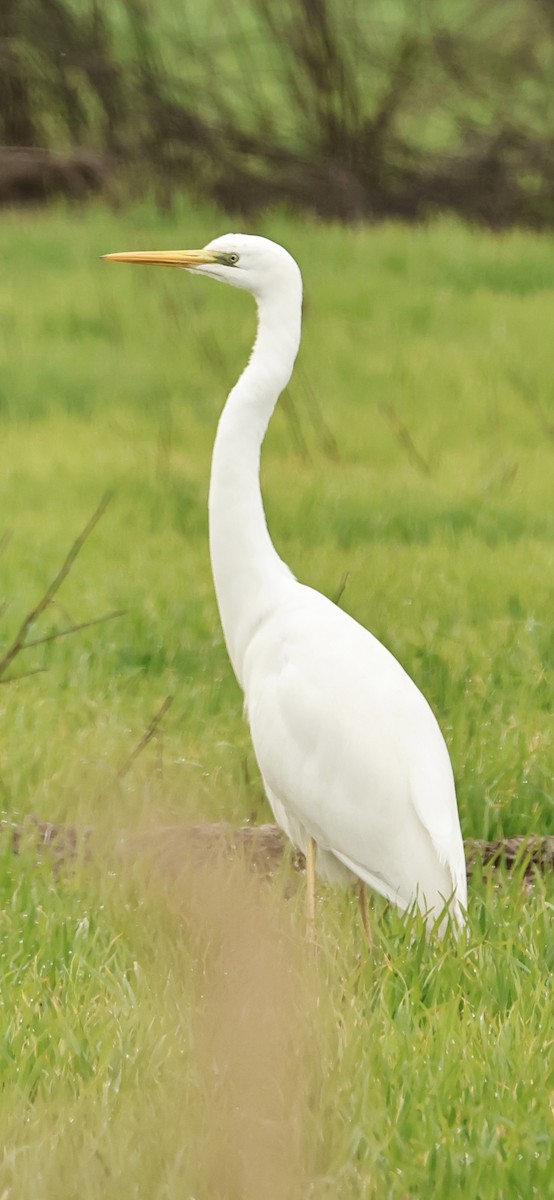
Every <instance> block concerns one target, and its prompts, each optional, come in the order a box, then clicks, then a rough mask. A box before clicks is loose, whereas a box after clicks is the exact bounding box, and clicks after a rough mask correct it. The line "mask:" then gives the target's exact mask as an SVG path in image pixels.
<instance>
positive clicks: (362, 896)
mask: <svg viewBox="0 0 554 1200" xmlns="http://www.w3.org/2000/svg"><path fill="white" fill-rule="evenodd" d="M358 902H359V905H360V913H361V917H362V925H363V927H364V929H365V935H366V938H367V944H368V946H370V947H371V946H373V936H372V933H371V925H370V923H369V906H368V903H367V887H366V885H365V883H364V881H363V879H360V882H359V883H358Z"/></svg>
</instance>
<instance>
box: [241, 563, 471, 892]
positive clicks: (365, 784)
mask: <svg viewBox="0 0 554 1200" xmlns="http://www.w3.org/2000/svg"><path fill="white" fill-rule="evenodd" d="M296 588H297V589H298V591H297V596H296V598H295V599H294V602H293V603H291V604H289V605H288V606H284V605H280V606H279V609H278V611H276V613H275V615H274V616H273V617H270V618H269V619H268V620H267V621H266V622H265V623H264V625H263V626H262V627H261V628H260V630H259V632H258V634H257V635H256V637H255V639H254V641H253V643H252V646H251V649H250V651H249V653H248V655H247V658H246V660H245V690H246V697H247V706H248V714H249V720H250V725H251V729H252V737H253V741H254V746H255V750H256V754H257V757H258V761H259V764H260V768H261V771H262V774H263V776H264V779H265V780H266V782H267V785H268V789H269V790H270V792H271V793H272V794H273V795H274V796H275V797H277V798H278V800H279V802H280V803H281V805H282V807H283V809H284V811H285V813H286V815H287V819H288V824H289V827H290V832H291V836H293V838H294V840H298V838H297V837H295V833H294V831H295V828H296V829H303V830H305V831H306V832H307V833H308V834H309V835H310V836H312V837H314V838H315V839H316V841H317V842H318V844H319V845H320V846H322V847H323V848H325V849H328V850H331V851H333V853H334V854H335V855H336V856H337V858H339V859H340V861H342V862H343V863H344V864H345V865H346V866H348V867H349V868H350V869H351V870H354V871H355V873H356V874H358V875H359V876H360V877H361V878H365V879H367V882H368V883H370V884H371V886H373V887H376V888H377V890H379V891H381V892H382V893H383V894H385V895H388V896H389V897H390V898H395V899H396V901H397V903H400V904H401V903H402V902H403V903H404V905H405V904H407V903H410V902H411V901H412V899H413V896H414V880H415V881H416V884H417V880H426V881H428V887H429V890H434V893H435V894H437V895H438V894H441V895H443V896H444V898H445V899H446V898H447V897H448V896H449V895H450V894H451V893H452V891H453V890H454V889H456V891H457V894H458V897H459V899H460V901H461V902H462V903H465V860H464V854H463V844H462V840H461V834H460V828H459V821H458V812H457V806H456V797H455V790H454V783H453V778H452V770H451V766H450V760H449V757H448V752H447V750H446V746H445V744H444V740H443V737H442V734H441V732H440V730H439V728H438V725H437V722H436V720H435V718H434V716H433V713H432V712H431V709H430V708H429V705H428V704H427V702H426V700H425V699H424V697H423V696H422V695H421V693H420V692H419V690H418V689H417V687H416V686H415V684H414V683H413V682H412V680H411V679H410V678H409V676H408V675H406V673H405V671H403V669H402V668H401V667H400V665H399V664H398V663H397V662H396V660H395V659H394V658H393V656H392V655H391V654H390V653H389V652H388V651H387V650H386V649H385V648H384V647H383V646H382V645H381V644H380V643H379V642H378V641H377V640H376V639H375V638H374V637H372V635H371V634H369V633H368V632H367V631H366V630H365V629H363V628H362V627H361V626H360V625H358V624H357V623H356V622H355V621H353V620H352V619H351V618H350V617H348V616H347V614H345V613H344V612H342V611H341V610H340V609H338V608H336V607H335V606H334V605H333V604H331V603H330V602H329V601H327V600H325V598H324V597H322V596H320V595H319V593H317V592H313V591H312V590H311V589H309V588H303V587H300V586H299V585H296ZM429 881H432V883H431V882H429ZM379 884H380V886H379ZM391 892H392V893H394V897H393V896H391Z"/></svg>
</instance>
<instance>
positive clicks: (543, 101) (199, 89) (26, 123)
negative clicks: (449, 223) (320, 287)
mask: <svg viewBox="0 0 554 1200" xmlns="http://www.w3.org/2000/svg"><path fill="white" fill-rule="evenodd" d="M197 7H198V6H197V5H194V6H192V5H190V4H184V5H183V6H182V7H181V6H180V7H179V10H178V12H177V11H176V10H171V6H169V5H167V3H164V0H162V2H161V3H160V4H156V5H154V4H151V3H148V2H147V0H111V2H110V3H108V0H78V2H77V0H3V3H2V6H1V7H0V139H1V140H2V141H3V142H4V143H5V146H6V147H9V148H10V149H9V150H4V152H3V154H2V158H1V161H0V199H4V201H6V200H7V201H10V200H15V201H21V200H25V199H38V198H40V197H41V196H42V195H50V194H53V193H55V192H57V191H62V192H66V193H67V194H69V195H73V196H78V197H80V196H82V195H83V194H85V193H86V192H87V191H88V190H89V189H91V188H98V187H100V186H105V183H106V180H107V179H111V180H112V185H111V187H112V194H114V195H115V194H116V193H117V195H118V197H119V198H122V197H124V196H125V192H126V191H128V192H132V193H133V194H134V195H136V193H137V190H141V189H144V188H148V189H150V190H151V189H152V188H154V189H155V192H156V195H157V198H158V201H159V202H161V203H164V204H169V203H170V202H171V197H172V195H173V194H174V192H175V190H176V189H179V190H181V191H182V190H183V188H186V189H188V190H192V191H194V192H196V193H197V194H198V195H202V196H204V197H207V198H211V199H214V200H216V201H217V202H218V203H219V204H221V205H223V207H225V208H227V209H229V210H233V211H235V212H237V211H240V212H242V213H246V214H247V215H252V214H253V213H256V212H259V211H261V210H263V209H265V208H267V207H268V206H270V205H274V204H275V203H281V204H283V203H284V204H285V205H287V206H289V207H292V208H294V209H298V210H309V211H311V212H314V213H316V214H318V215H321V216H325V217H337V218H339V219H344V220H356V219H368V218H375V217H381V216H398V217H403V218H407V219H417V218H422V217H425V216H426V215H428V214H430V213H432V212H433V211H436V210H449V211H454V212H457V213H460V214H462V215H463V216H465V217H468V218H470V219H473V220H477V221H480V222H483V223H486V224H488V225H490V226H493V227H502V226H506V225H510V224H516V223H519V224H523V225H528V226H536V227H541V226H549V225H552V224H553V223H554V133H553V128H554V127H553V123H552V120H553V109H554V100H553V96H554V87H553V81H554V0H459V3H458V2H456V3H455V2H454V0H435V2H434V3H427V4H425V3H413V0H389V2H388V3H384V2H383V0H381V2H378V0H366V2H365V3H361V0H358V2H356V0H351V2H350V3H339V2H338V0H226V2H225V3H223V0H209V2H208V3H207V4H206V5H205V6H201V7H202V11H203V16H202V18H201V19H199V18H198V13H196V12H195V10H196V8H197ZM166 9H167V11H166ZM192 17H195V20H193V19H192ZM114 173H115V177H116V178H117V185H116V186H115V188H114V184H113V179H114Z"/></svg>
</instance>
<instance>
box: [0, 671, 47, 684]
mask: <svg viewBox="0 0 554 1200" xmlns="http://www.w3.org/2000/svg"><path fill="white" fill-rule="evenodd" d="M45 670H46V667H32V668H31V670H30V671H22V672H21V674H20V675H8V677H7V679H5V678H4V679H0V687H1V686H2V684H3V683H18V682H19V680H20V679H27V678H28V677H29V675H42V674H43V673H44V671H45Z"/></svg>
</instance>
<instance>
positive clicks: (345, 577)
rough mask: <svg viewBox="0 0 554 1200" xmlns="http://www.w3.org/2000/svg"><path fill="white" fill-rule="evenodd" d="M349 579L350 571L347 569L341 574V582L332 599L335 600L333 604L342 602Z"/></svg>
mask: <svg viewBox="0 0 554 1200" xmlns="http://www.w3.org/2000/svg"><path fill="white" fill-rule="evenodd" d="M349 579H350V571H345V572H344V574H343V575H341V579H340V583H339V586H338V588H337V590H336V592H335V595H334V596H331V600H332V601H333V604H340V602H341V600H342V597H343V594H344V592H345V591H346V585H347V583H348V580H349Z"/></svg>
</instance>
